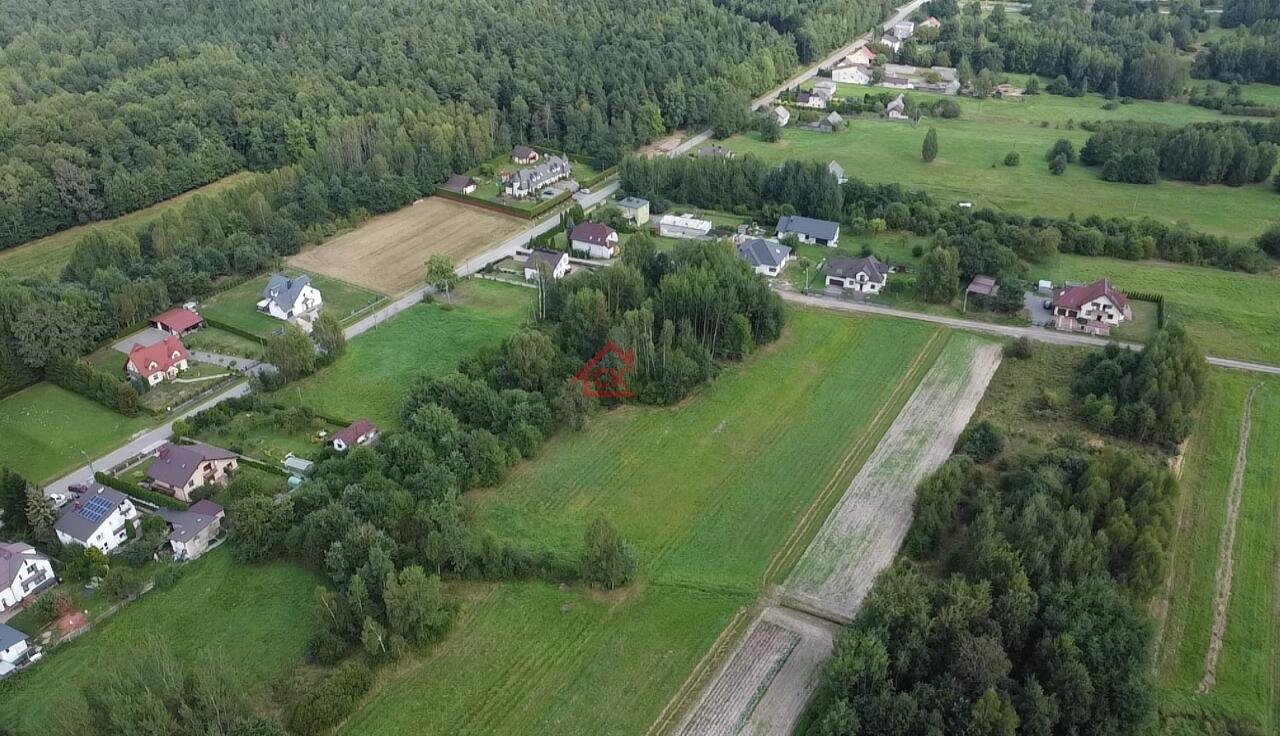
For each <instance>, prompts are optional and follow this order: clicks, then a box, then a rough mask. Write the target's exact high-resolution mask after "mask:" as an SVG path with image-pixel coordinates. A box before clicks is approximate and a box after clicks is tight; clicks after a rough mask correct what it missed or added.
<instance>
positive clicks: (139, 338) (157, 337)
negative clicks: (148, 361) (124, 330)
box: [111, 327, 169, 355]
mask: <svg viewBox="0 0 1280 736" xmlns="http://www.w3.org/2000/svg"><path fill="white" fill-rule="evenodd" d="M168 336H169V333H167V332H165V331H164V330H157V329H156V328H154V327H148V328H147V329H145V330H139V331H138V332H135V333H133V334H132V335H129V336H128V337H126V338H124V339H123V340H121V341H120V342H117V343H116V344H115V345H112V346H111V347H113V348H115V350H116V352H119V353H124V354H125V355H128V354H129V351H130V350H132V349H133V346H134V344H135V343H137V344H140V345H152V344H154V343H157V342H160V341H161V340H163V339H165V338H166V337H168Z"/></svg>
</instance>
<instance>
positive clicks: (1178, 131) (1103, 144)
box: [1080, 121, 1280, 187]
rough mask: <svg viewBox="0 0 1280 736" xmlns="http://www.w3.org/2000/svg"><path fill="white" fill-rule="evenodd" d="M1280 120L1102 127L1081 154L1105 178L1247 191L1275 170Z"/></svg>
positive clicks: (1115, 124)
mask: <svg viewBox="0 0 1280 736" xmlns="http://www.w3.org/2000/svg"><path fill="white" fill-rule="evenodd" d="M1277 145H1280V121H1272V122H1270V123H1255V122H1249V123H1196V124H1194V125H1185V126H1181V127H1173V126H1168V125H1162V124H1159V123H1135V122H1114V123H1103V124H1101V125H1098V126H1097V127H1096V128H1095V129H1094V133H1093V135H1091V136H1090V137H1089V140H1088V141H1087V142H1086V143H1085V145H1084V148H1082V149H1080V161H1081V162H1082V163H1084V164H1085V165H1087V166H1100V167H1102V178H1103V179H1106V180H1107V181H1124V182H1129V183H1132V184H1154V183H1156V180H1157V179H1159V178H1160V177H1165V178H1169V179H1178V180H1181V181H1193V182H1197V183H1199V184H1226V185H1228V186H1236V187H1238V186H1242V185H1244V184H1256V183H1258V182H1261V181H1265V180H1266V179H1267V177H1269V176H1271V171H1272V169H1274V168H1275V166H1276V155H1277V153H1276V152H1277Z"/></svg>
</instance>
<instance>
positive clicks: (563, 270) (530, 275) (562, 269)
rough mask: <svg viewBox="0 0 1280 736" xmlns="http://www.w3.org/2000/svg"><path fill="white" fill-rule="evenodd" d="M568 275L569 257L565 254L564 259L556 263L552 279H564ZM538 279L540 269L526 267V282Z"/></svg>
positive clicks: (552, 271) (552, 270)
mask: <svg viewBox="0 0 1280 736" xmlns="http://www.w3.org/2000/svg"><path fill="white" fill-rule="evenodd" d="M567 273H569V255H568V254H565V255H564V257H562V258H561V259H560V260H559V261H558V262H557V263H556V266H555V268H553V269H551V278H553V279H562V278H564V276H565V274H567ZM537 278H538V269H536V268H530V267H529V266H525V267H524V280H525V281H534V280H535V279H537Z"/></svg>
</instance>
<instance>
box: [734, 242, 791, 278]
mask: <svg viewBox="0 0 1280 736" xmlns="http://www.w3.org/2000/svg"><path fill="white" fill-rule="evenodd" d="M738 257H739V258H741V259H742V260H744V261H746V262H747V264H748V265H750V266H751V268H752V269H754V270H755V272H756V273H758V274H763V275H765V276H777V275H778V274H779V273H781V272H782V269H784V268H786V266H787V261H790V260H791V249H790V248H788V247H787V246H785V245H783V244H782V243H778V242H775V241H771V240H762V239H761V238H750V239H748V240H744V241H742V242H741V243H740V244H738Z"/></svg>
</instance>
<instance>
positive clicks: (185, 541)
mask: <svg viewBox="0 0 1280 736" xmlns="http://www.w3.org/2000/svg"><path fill="white" fill-rule="evenodd" d="M156 514H157V515H158V516H160V518H162V519H164V520H165V521H167V522H169V529H170V531H169V547H170V548H171V549H172V550H173V556H174V558H175V559H178V560H194V559H196V558H197V557H199V556H200V555H203V554H204V553H205V552H208V551H209V545H210V544H212V543H213V541H214V540H215V539H217V538H218V534H219V532H221V531H222V520H223V518H225V517H226V512H225V511H223V509H222V507H221V506H219V505H218V504H216V503H214V502H213V501H210V500H209V499H207V498H205V499H201V500H199V501H196V502H195V503H193V504H191V508H189V509H187V510H186V511H175V510H173V509H166V508H161V509H157V510H156Z"/></svg>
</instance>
